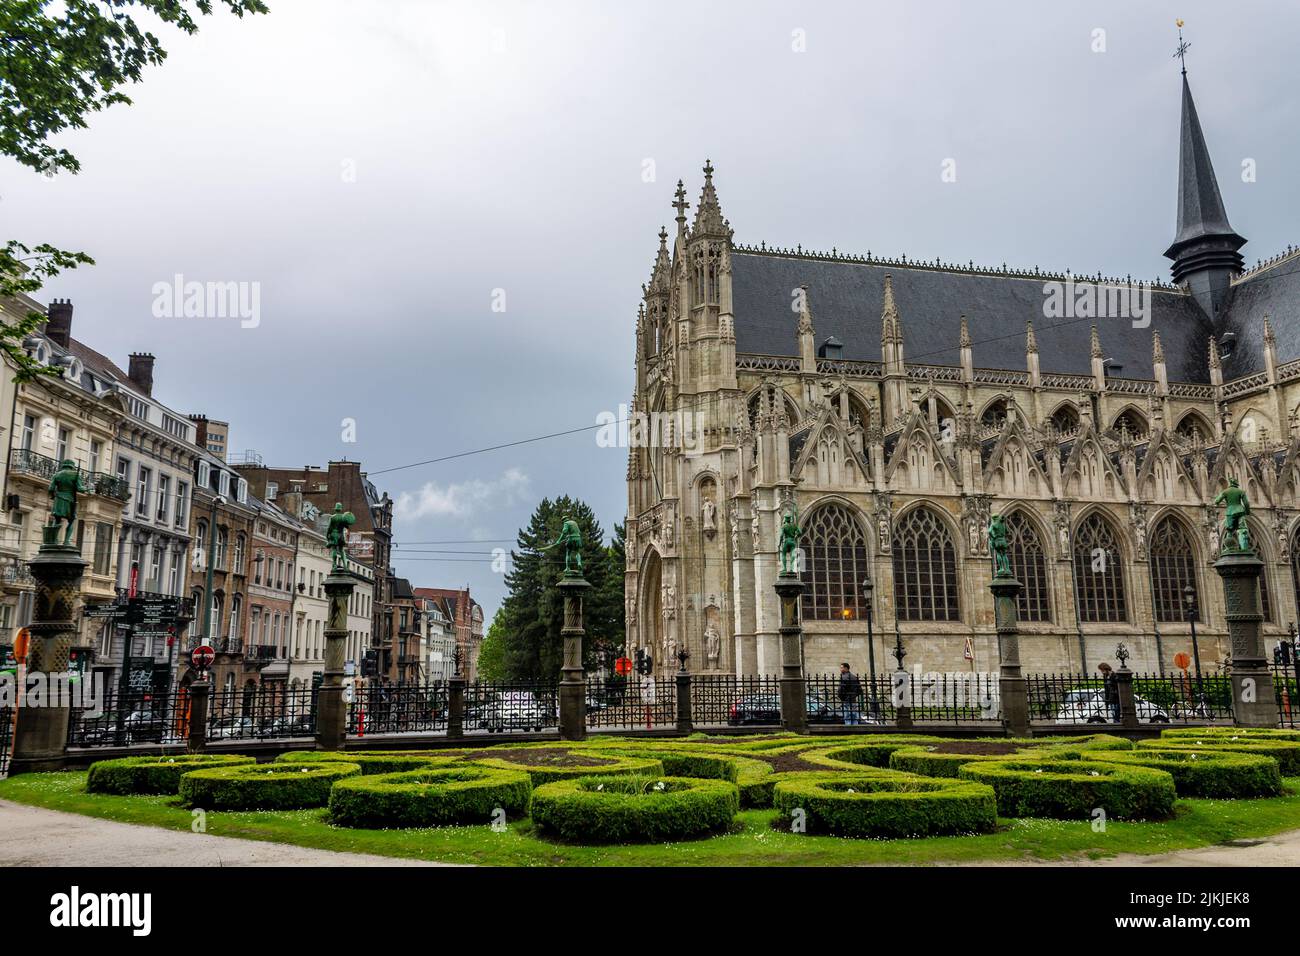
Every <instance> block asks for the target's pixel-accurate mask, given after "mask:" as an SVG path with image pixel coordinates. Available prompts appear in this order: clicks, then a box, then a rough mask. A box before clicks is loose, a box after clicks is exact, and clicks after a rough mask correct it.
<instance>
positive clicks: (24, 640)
mask: <svg viewBox="0 0 1300 956" xmlns="http://www.w3.org/2000/svg"><path fill="white" fill-rule="evenodd" d="M31 643H32V632H31V631H29V630H27V628H25V627H20V628H18V633H16V634H15V635H14V657H15V658H17V659H18V663H19V664H25V663H26V662H27V650H28V648H30V647H31Z"/></svg>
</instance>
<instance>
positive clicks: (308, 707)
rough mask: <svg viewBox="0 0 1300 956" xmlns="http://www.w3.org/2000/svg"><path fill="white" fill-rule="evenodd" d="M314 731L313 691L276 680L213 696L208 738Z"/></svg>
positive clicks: (267, 736)
mask: <svg viewBox="0 0 1300 956" xmlns="http://www.w3.org/2000/svg"><path fill="white" fill-rule="evenodd" d="M315 733H316V690H315V688H313V687H290V686H288V685H287V684H283V683H280V682H278V681H275V682H268V683H265V684H259V685H257V686H255V687H245V688H243V689H242V690H240V689H233V690H231V691H226V692H221V693H216V694H213V695H212V699H211V702H210V704H209V708H208V734H207V737H208V740H269V739H275V738H284V737H311V736H314V735H315Z"/></svg>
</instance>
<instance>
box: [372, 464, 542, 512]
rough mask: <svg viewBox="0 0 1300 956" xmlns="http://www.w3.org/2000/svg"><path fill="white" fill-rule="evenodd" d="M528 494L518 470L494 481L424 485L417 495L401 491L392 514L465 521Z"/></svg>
mask: <svg viewBox="0 0 1300 956" xmlns="http://www.w3.org/2000/svg"><path fill="white" fill-rule="evenodd" d="M527 494H528V476H527V475H526V474H524V473H523V471H521V470H520V469H518V468H509V469H507V470H506V471H505V472H504V473H503V474H502V475H501V477H500V478H497V479H496V480H494V481H483V480H482V479H479V478H475V479H473V480H471V481H458V482H455V483H453V484H449V485H440V484H438V483H437V482H436V481H430V482H426V483H425V484H424V485H423V486H421V487H420V489H419V490H418V491H413V492H412V491H403V492H402V493H401V494H399V495H398V496H397V502H396V506H395V507H394V509H393V510H394V513H395V514H396V516H397V517H398V518H401V519H403V520H407V521H417V520H419V519H420V518H468V517H470V516H472V515H474V514H475V513H477V512H478V511H479V510H480V509H481V508H482V507H483V506H484V505H489V506H491V507H493V508H500V507H506V506H509V505H513V504H515V503H516V502H518V501H520V500H521V499H522V498H523V497H524V496H525V495H527Z"/></svg>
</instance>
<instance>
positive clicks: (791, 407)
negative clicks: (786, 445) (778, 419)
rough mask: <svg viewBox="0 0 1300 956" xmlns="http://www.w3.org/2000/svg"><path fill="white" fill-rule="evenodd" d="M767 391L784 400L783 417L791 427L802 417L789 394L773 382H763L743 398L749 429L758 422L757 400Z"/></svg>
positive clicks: (796, 404)
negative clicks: (770, 390) (772, 391)
mask: <svg viewBox="0 0 1300 956" xmlns="http://www.w3.org/2000/svg"><path fill="white" fill-rule="evenodd" d="M768 389H772V390H774V391H775V392H776V393H777V394H778V395H780V396H781V398H782V399H783V400H784V404H785V417H786V418H787V419H788V420H789V422H790V424H791V425H793V424H794V423H795V422H797V421H799V419H801V418H802V417H803V413H802V412H801V411H799V403H798V402H796V401H795V400H794V399H793V398H791V397H790V393H789V392H787V391H786V390H785V389H784V388H782V387H781V386H780V385H778V384H776V383H775V382H763V383H762V384H760V385H759V386H757V387H756V388H754V389H753V390H752V391H751V392H750V393H749V394H748V395H746V396H745V409H746V412H747V414H748V415H749V427H750V428H755V427H756V423H757V421H758V400H759V397H760V396H761V395H762V394H763V393H764V392H765V391H767V390H768Z"/></svg>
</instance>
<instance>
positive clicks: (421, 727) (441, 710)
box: [347, 681, 449, 737]
mask: <svg viewBox="0 0 1300 956" xmlns="http://www.w3.org/2000/svg"><path fill="white" fill-rule="evenodd" d="M448 705H449V695H448V691H447V684H446V682H445V681H435V682H433V683H430V684H374V685H371V686H368V687H363V688H361V689H360V690H356V691H354V692H353V694H352V699H351V700H350V701H349V703H348V718H347V732H348V733H349V734H350V735H352V736H357V737H363V736H365V735H366V734H405V733H423V734H445V733H446V732H447V712H448Z"/></svg>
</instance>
